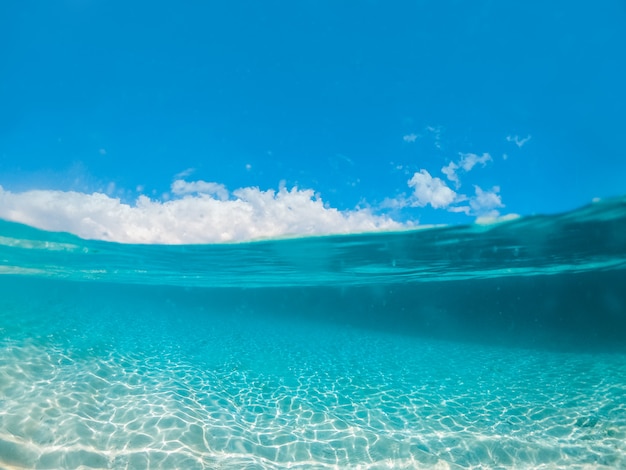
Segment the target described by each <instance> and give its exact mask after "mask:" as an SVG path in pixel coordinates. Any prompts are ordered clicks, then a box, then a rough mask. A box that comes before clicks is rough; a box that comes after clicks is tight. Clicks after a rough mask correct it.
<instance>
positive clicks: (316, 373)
mask: <svg viewBox="0 0 626 470" xmlns="http://www.w3.org/2000/svg"><path fill="white" fill-rule="evenodd" d="M625 233H626V199H624V198H620V199H613V200H607V201H601V202H597V203H595V204H592V205H589V206H586V207H583V208H581V209H579V210H577V211H573V212H569V213H563V214H559V215H553V216H533V217H523V218H520V219H517V220H513V221H509V222H503V223H499V224H492V225H465V226H455V227H435V228H429V229H423V230H408V231H401V232H387V233H374V234H353V235H341V236H320V237H309V238H293V239H283V240H272V241H258V242H247V243H235V244H221V245H219V244H218V245H181V246H162V245H124V244H116V243H110V242H102V241H87V240H83V239H80V238H78V237H75V236H73V235H69V234H63V233H52V232H45V231H41V230H37V229H34V228H31V227H28V226H25V225H20V224H16V223H12V222H0V273H2V276H0V467H1V468H7V469H22V468H46V469H48V468H50V469H51V468H102V469H143V468H151V469H173V468H179V469H183V468H184V469H215V468H229V469H230V468H233V469H235V468H237V469H243V468H246V469H272V468H274V469H279V468H302V469H303V468H336V469H341V468H362V469H365V468H372V469H379V468H411V469H413V468H437V469H448V468H450V469H453V468H459V469H460V468H475V469H478V468H502V469H506V468H511V469H512V468H550V469H558V468H563V469H565V468H594V469H596V468H606V469H609V468H622V467H625V466H626V398H625V397H626V289H625V288H624V286H625V285H626V237H625V236H624V234H625Z"/></svg>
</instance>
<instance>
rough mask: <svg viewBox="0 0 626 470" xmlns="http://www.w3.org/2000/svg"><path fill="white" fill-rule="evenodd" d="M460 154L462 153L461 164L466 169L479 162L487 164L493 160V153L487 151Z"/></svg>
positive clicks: (483, 164) (468, 169)
mask: <svg viewBox="0 0 626 470" xmlns="http://www.w3.org/2000/svg"><path fill="white" fill-rule="evenodd" d="M459 155H461V159H460V160H459V166H460V167H461V168H463V169H464V170H465V171H470V170H471V169H472V168H474V167H475V166H476V165H477V164H479V163H480V164H481V165H482V166H485V165H487V162H490V161H491V160H492V158H491V155H489V154H488V153H486V152H485V153H483V154H482V155H476V154H475V153H460V154H459Z"/></svg>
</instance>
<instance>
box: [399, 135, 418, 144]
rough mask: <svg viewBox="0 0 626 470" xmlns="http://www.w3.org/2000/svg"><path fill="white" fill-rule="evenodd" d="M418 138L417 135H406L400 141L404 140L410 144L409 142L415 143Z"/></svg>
mask: <svg viewBox="0 0 626 470" xmlns="http://www.w3.org/2000/svg"><path fill="white" fill-rule="evenodd" d="M418 137H419V136H418V135H417V134H413V133H411V134H407V135H405V136H403V137H402V140H404V141H405V142H409V143H411V142H415V141H416V140H417V138H418Z"/></svg>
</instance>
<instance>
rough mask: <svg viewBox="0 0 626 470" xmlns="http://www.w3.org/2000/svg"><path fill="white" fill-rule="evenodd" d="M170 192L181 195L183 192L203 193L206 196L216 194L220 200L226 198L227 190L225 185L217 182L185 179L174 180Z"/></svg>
mask: <svg viewBox="0 0 626 470" xmlns="http://www.w3.org/2000/svg"><path fill="white" fill-rule="evenodd" d="M171 190H172V194H175V195H177V196H182V195H185V194H194V193H197V194H205V195H208V196H217V198H218V199H220V200H221V201H226V200H227V199H228V190H227V189H226V186H224V185H223V184H219V183H212V182H207V181H202V180H198V181H190V182H189V181H185V180H176V181H174V182H173V183H172V188H171Z"/></svg>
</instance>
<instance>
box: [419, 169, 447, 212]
mask: <svg viewBox="0 0 626 470" xmlns="http://www.w3.org/2000/svg"><path fill="white" fill-rule="evenodd" d="M408 184H409V187H411V188H413V197H414V200H413V203H412V205H414V206H419V207H424V206H426V205H428V204H430V205H431V206H432V207H434V208H435V209H439V208H443V207H447V206H449V205H450V204H452V203H453V202H454V200H455V199H456V193H455V192H454V191H453V190H452V189H450V188H449V187H448V186H447V185H446V183H445V182H444V181H443V180H442V179H441V178H436V177H435V178H433V177H432V176H431V175H430V173H428V171H426V170H420V171H419V172H417V173H415V174H414V175H413V177H412V178H411V179H410V180H409V181H408Z"/></svg>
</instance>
